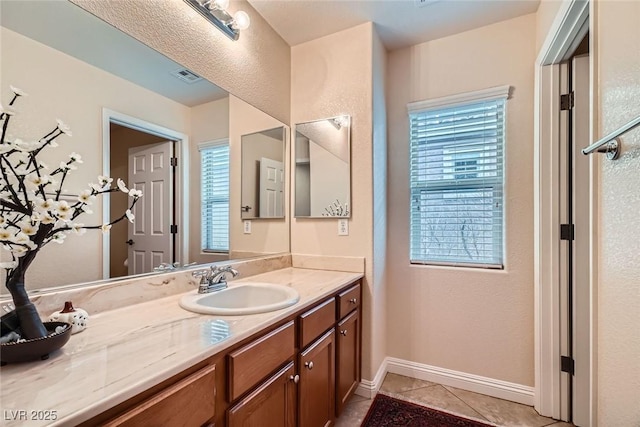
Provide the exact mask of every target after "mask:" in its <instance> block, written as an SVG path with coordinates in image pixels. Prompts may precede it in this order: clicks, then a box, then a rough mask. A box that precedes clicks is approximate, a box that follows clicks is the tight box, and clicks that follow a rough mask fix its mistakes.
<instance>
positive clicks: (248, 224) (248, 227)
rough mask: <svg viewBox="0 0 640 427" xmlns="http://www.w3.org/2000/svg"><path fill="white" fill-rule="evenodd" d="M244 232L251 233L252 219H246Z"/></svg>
mask: <svg viewBox="0 0 640 427" xmlns="http://www.w3.org/2000/svg"><path fill="white" fill-rule="evenodd" d="M243 224H244V234H251V221H249V220H246V221H244V223H243Z"/></svg>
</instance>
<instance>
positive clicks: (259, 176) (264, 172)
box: [240, 126, 286, 219]
mask: <svg viewBox="0 0 640 427" xmlns="http://www.w3.org/2000/svg"><path fill="white" fill-rule="evenodd" d="M285 141H286V128H285V127H284V126H280V127H277V128H274V129H268V130H263V131H261V132H255V133H251V134H247V135H242V138H241V149H242V203H241V206H240V211H241V217H242V219H265V218H284V194H285V191H284V189H285V161H284V156H285Z"/></svg>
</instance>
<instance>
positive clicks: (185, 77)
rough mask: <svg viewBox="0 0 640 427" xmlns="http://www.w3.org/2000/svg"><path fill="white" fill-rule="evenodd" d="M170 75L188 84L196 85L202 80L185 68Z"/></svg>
mask: <svg viewBox="0 0 640 427" xmlns="http://www.w3.org/2000/svg"><path fill="white" fill-rule="evenodd" d="M171 75H172V76H174V77H177V78H179V79H180V80H182V81H183V82H185V83H189V84H192V83H196V82H199V81H200V80H202V77H200V76H199V75H197V74H195V73H194V72H192V71H189V70H187V69H186V68H183V69H181V70H176V71H174V72H172V73H171Z"/></svg>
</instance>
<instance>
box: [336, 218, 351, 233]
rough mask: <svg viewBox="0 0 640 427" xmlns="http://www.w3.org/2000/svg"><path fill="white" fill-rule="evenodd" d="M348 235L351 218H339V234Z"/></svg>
mask: <svg viewBox="0 0 640 427" xmlns="http://www.w3.org/2000/svg"><path fill="white" fill-rule="evenodd" d="M348 235H349V220H348V219H339V220H338V236H348Z"/></svg>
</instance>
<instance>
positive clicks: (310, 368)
mask: <svg viewBox="0 0 640 427" xmlns="http://www.w3.org/2000/svg"><path fill="white" fill-rule="evenodd" d="M304 366H306V367H307V368H309V370H312V369H313V362H304Z"/></svg>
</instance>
